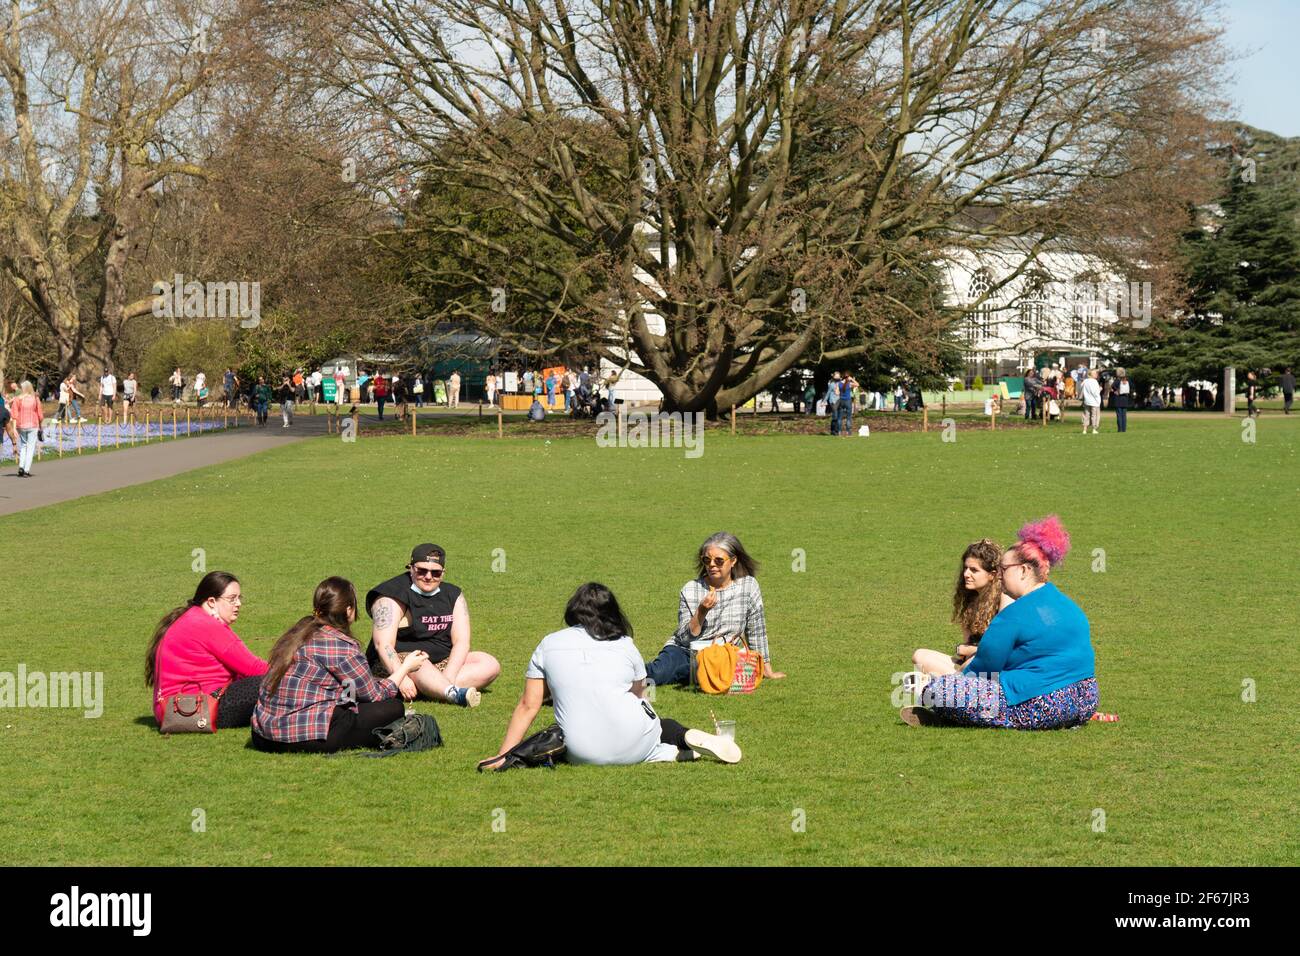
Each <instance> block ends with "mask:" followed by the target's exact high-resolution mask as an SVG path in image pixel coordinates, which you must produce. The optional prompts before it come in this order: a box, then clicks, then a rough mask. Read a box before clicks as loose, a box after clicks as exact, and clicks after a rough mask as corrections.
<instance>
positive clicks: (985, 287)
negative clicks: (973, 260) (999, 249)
mask: <svg viewBox="0 0 1300 956" xmlns="http://www.w3.org/2000/svg"><path fill="white" fill-rule="evenodd" d="M991 288H993V280H992V278H990V276H989V274H988V271H987V270H986V269H979V270H977V271H976V272H975V274H974V275H973V276H971V280H970V288H969V290H967V293H966V301H967V302H972V303H973V302H977V301H978V300H979V299H980V298H981V297H982V296H985V295H987V294H988V291H989V289H991ZM993 313H994V307H993V302H992V300H990V299H985V300H984V301H983V302H981V303H980V304H979V305H977V306H975V307H974V308H973V309H972V310H971V311H970V312H969V313H968V316H967V319H966V341H967V342H976V341H979V340H980V339H991V338H993V336H994V335H995V334H996V333H997V320H996V319H995V318H994V314H993Z"/></svg>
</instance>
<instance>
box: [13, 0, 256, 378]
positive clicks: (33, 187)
mask: <svg viewBox="0 0 1300 956" xmlns="http://www.w3.org/2000/svg"><path fill="white" fill-rule="evenodd" d="M213 10H215V11H216V12H215V13H214V12H210V11H213ZM235 16H236V14H234V13H232V12H231V11H228V10H226V11H223V10H222V5H221V4H215V5H214V4H207V5H205V4H203V3H201V2H191V0H152V2H150V0H54V2H49V3H29V2H22V0H10V2H9V3H8V4H7V5H6V8H5V9H4V10H3V12H0V17H3V19H2V20H0V84H2V85H0V97H2V98H0V131H2V132H3V136H4V140H3V143H0V150H2V152H0V225H2V226H3V236H2V239H0V271H2V272H3V275H4V278H5V279H6V280H7V281H9V282H10V283H12V284H13V286H14V288H16V289H17V291H18V293H19V295H20V297H21V299H22V300H23V301H24V302H25V303H26V304H27V305H28V306H29V307H30V308H31V309H32V310H33V312H34V313H35V315H37V316H38V317H39V318H40V319H41V320H42V321H43V322H44V323H45V324H46V325H47V327H48V328H49V330H50V332H51V333H52V335H53V337H54V340H55V342H56V344H57V351H58V364H59V367H60V371H61V373H64V374H66V373H67V372H68V371H70V370H72V369H73V368H74V367H77V366H78V365H88V364H92V363H93V364H95V365H98V364H103V363H107V362H108V361H109V360H110V356H111V353H112V349H113V346H114V343H115V342H116V340H117V339H118V338H119V337H120V336H121V334H122V332H123V328H124V326H125V324H126V323H127V322H128V321H129V320H130V319H132V318H133V317H136V316H140V315H143V314H146V313H148V312H150V311H151V310H152V308H153V305H154V301H155V297H154V296H153V295H152V290H150V291H149V292H148V293H146V294H137V295H136V296H134V297H133V296H132V295H131V294H130V291H131V290H130V289H129V287H128V286H129V284H128V280H127V273H128V269H129V267H130V264H131V262H132V261H133V258H134V257H136V256H137V255H138V253H139V247H140V244H141V242H142V240H143V238H144V234H145V232H146V231H147V228H148V226H149V225H150V223H151V222H152V220H153V216H154V213H155V210H156V205H157V199H156V196H155V193H154V190H156V189H157V188H159V187H161V186H163V185H164V184H165V183H166V182H167V181H168V180H169V179H172V178H174V177H202V176H205V175H206V171H205V169H204V168H203V165H202V163H201V159H202V155H203V154H204V153H205V152H206V149H207V148H206V145H205V143H204V139H205V135H206V132H207V130H206V128H205V123H206V120H205V116H204V114H203V108H202V106H203V103H202V98H203V94H204V92H205V90H206V89H207V87H208V86H209V85H210V84H211V83H212V82H213V79H214V77H215V76H216V75H217V74H218V69H219V67H220V65H221V64H223V63H224V62H228V61H230V60H232V59H234V58H235V57H236V55H237V51H236V49H235V48H234V47H236V46H237V45H238V44H239V43H241V42H243V39H244V37H243V36H242V35H241V32H240V30H239V29H238V26H237V20H236V19H234V18H235ZM136 291H137V292H142V291H143V290H136ZM84 371H86V370H85V369H83V372H84Z"/></svg>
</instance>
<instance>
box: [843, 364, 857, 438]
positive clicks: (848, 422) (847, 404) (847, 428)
mask: <svg viewBox="0 0 1300 956" xmlns="http://www.w3.org/2000/svg"><path fill="white" fill-rule="evenodd" d="M857 384H858V381H857V379H855V378H854V377H853V376H852V375H845V376H844V378H843V380H842V381H841V382H840V435H841V436H842V437H846V438H847V437H848V436H849V435H850V434H852V433H853V393H854V391H855V390H856V388H857Z"/></svg>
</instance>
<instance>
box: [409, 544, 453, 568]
mask: <svg viewBox="0 0 1300 956" xmlns="http://www.w3.org/2000/svg"><path fill="white" fill-rule="evenodd" d="M429 560H433V561H437V562H438V563H439V564H441V565H442V566H443V567H446V566H447V552H446V551H444V550H442V546H441V545H437V544H417V545H416V546H415V547H414V548H412V549H411V563H412V564H419V563H420V562H421V561H429Z"/></svg>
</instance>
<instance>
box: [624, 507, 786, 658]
mask: <svg viewBox="0 0 1300 956" xmlns="http://www.w3.org/2000/svg"><path fill="white" fill-rule="evenodd" d="M699 569H700V576H699V577H698V578H696V579H695V580H694V581H687V582H686V584H685V585H684V586H683V587H682V593H681V596H680V599H679V601H678V606H677V630H676V631H675V632H673V636H672V637H670V638H668V641H667V642H666V643H665V644H664V647H663V650H661V651H660V652H659V656H658V657H656V658H655V659H654V660H653V661H650V662H648V663H647V664H646V675H647V677H648V678H649V679H650V680H651V681H653V682H654V683H656V684H686V683H689V682H690V679H691V650H692V649H694V650H699V649H700V648H702V647H707V646H708V645H709V644H712V643H713V640H714V638H717V637H725V638H729V639H730V638H735V637H736V636H737V635H744V638H745V641H746V643H747V644H748V645H749V647H750V649H751V650H753V651H754V652H755V653H757V654H760V655H762V658H763V676H764V677H770V678H772V679H774V680H779V679H780V678H782V677H784V676H785V674H783V673H781V672H780V671H774V670H772V659H771V655H770V654H769V653H768V647H767V619H766V616H765V615H764V613H763V592H762V591H760V590H759V588H758V578H756V577H755V576H754V575H755V574H757V573H758V562H757V561H755V560H754V559H753V558H751V557H750V556H749V552H747V551H746V550H745V547H744V545H742V544H741V543H740V541H739V539H737V538H736V536H735V535H734V534H731V533H729V532H726V531H719V532H717V533H716V534H712V535H710V536H709V537H708V539H707V540H706V541H705V542H704V543H703V544H702V545H700V553H699Z"/></svg>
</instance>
